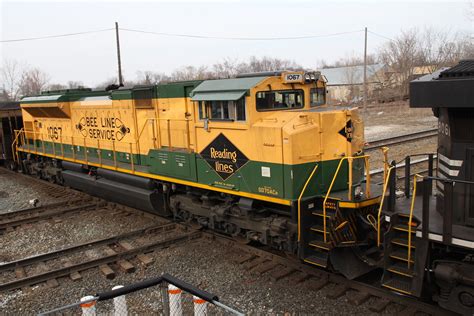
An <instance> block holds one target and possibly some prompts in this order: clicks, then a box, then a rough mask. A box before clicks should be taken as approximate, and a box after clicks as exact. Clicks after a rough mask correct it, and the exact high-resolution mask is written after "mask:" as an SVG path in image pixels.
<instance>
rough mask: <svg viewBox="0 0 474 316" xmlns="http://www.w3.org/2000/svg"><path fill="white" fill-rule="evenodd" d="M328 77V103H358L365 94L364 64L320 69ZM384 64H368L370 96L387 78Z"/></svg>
mask: <svg viewBox="0 0 474 316" xmlns="http://www.w3.org/2000/svg"><path fill="white" fill-rule="evenodd" d="M320 71H321V73H322V74H323V75H324V76H325V77H326V78H327V80H328V83H327V87H328V96H327V102H328V104H338V103H357V102H360V101H362V98H363V95H364V66H363V65H361V66H347V67H337V68H325V69H321V70H320ZM385 72H386V67H385V65H383V64H372V65H367V92H368V95H369V98H370V96H371V94H372V93H373V91H374V90H377V89H380V88H381V87H382V85H383V83H384V81H385V80H386V77H385Z"/></svg>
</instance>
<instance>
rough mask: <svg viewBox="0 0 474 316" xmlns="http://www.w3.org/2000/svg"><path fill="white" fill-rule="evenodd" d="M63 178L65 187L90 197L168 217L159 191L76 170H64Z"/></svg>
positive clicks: (162, 196)
mask: <svg viewBox="0 0 474 316" xmlns="http://www.w3.org/2000/svg"><path fill="white" fill-rule="evenodd" d="M62 177H63V179H64V184H65V185H67V186H69V187H72V188H75V189H78V190H81V191H83V192H86V193H88V194H90V195H94V196H97V197H100V198H103V199H105V200H107V201H112V202H116V203H120V204H124V205H127V206H130V207H134V208H137V209H141V210H144V211H148V212H152V213H158V214H160V215H164V216H166V215H168V211H167V208H166V204H165V198H164V195H163V193H162V192H160V191H159V190H147V189H144V188H141V187H137V186H133V185H130V184H126V183H121V182H117V181H113V180H111V179H106V178H105V177H104V178H100V177H96V176H90V175H88V174H86V173H80V172H77V171H74V170H63V171H62ZM116 179H118V178H116ZM130 183H133V181H132V182H130Z"/></svg>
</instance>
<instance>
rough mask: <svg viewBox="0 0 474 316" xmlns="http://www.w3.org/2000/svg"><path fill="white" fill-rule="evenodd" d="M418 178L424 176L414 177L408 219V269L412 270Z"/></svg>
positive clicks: (416, 175) (417, 175)
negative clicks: (412, 234)
mask: <svg viewBox="0 0 474 316" xmlns="http://www.w3.org/2000/svg"><path fill="white" fill-rule="evenodd" d="M418 178H423V176H421V175H419V174H415V175H414V176H413V196H412V199H411V205H410V215H409V217H408V255H407V264H408V269H410V265H411V262H410V261H411V244H412V236H411V233H412V223H413V210H414V209H415V197H416V190H417V188H416V186H417V185H416V183H417V181H416V180H417V179H418ZM424 193H427V192H424Z"/></svg>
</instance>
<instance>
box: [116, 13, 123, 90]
mask: <svg viewBox="0 0 474 316" xmlns="http://www.w3.org/2000/svg"><path fill="white" fill-rule="evenodd" d="M115 38H116V40H117V62H118V79H119V87H123V77H122V61H121V60H120V39H119V27H118V22H115Z"/></svg>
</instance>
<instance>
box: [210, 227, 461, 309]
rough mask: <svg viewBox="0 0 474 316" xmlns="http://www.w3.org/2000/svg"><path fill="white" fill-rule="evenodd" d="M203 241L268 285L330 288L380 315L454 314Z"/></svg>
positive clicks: (260, 253)
mask: <svg viewBox="0 0 474 316" xmlns="http://www.w3.org/2000/svg"><path fill="white" fill-rule="evenodd" d="M204 238H207V239H210V240H212V241H217V242H218V243H220V244H222V245H223V246H225V247H228V248H229V249H232V248H233V249H236V250H237V251H235V252H236V253H238V254H239V255H238V257H237V258H236V259H235V262H236V263H237V264H240V265H241V266H242V267H244V269H246V270H248V271H249V272H250V273H253V274H256V275H259V276H264V277H265V276H267V277H268V278H269V279H270V280H271V281H272V282H278V281H280V280H282V282H289V283H290V285H298V284H299V283H302V282H309V284H310V288H311V289H312V290H313V291H316V292H317V291H320V290H322V289H324V288H327V287H328V288H330V290H328V291H327V294H326V297H327V298H328V299H337V298H340V297H342V296H344V295H346V296H347V299H348V301H349V303H351V304H352V305H355V306H359V305H362V304H364V303H366V302H367V301H369V299H371V304H370V306H368V308H369V310H371V311H372V312H376V313H380V312H383V311H384V310H385V309H386V308H387V307H388V306H389V305H390V304H397V305H400V309H401V311H400V312H398V313H397V315H415V314H417V313H419V312H422V313H426V314H429V315H455V314H453V313H451V312H449V311H447V310H444V309H441V308H440V307H438V306H435V305H432V304H429V303H426V302H422V301H419V300H417V299H416V298H412V297H409V296H405V295H400V294H395V293H393V292H390V291H387V290H386V289H383V288H381V287H380V286H378V285H373V284H370V283H364V282H361V281H356V280H348V279H346V278H344V277H343V276H341V275H338V274H335V273H332V272H330V271H328V270H323V269H319V268H315V267H313V266H309V265H307V264H304V263H301V262H300V261H299V260H297V259H296V258H293V257H286V256H282V255H280V254H275V253H273V252H271V251H267V250H264V249H259V248H256V247H252V246H248V245H242V244H239V243H236V242H235V241H232V240H231V239H229V238H228V237H226V236H221V235H218V234H215V233H207V234H205V236H204Z"/></svg>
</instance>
